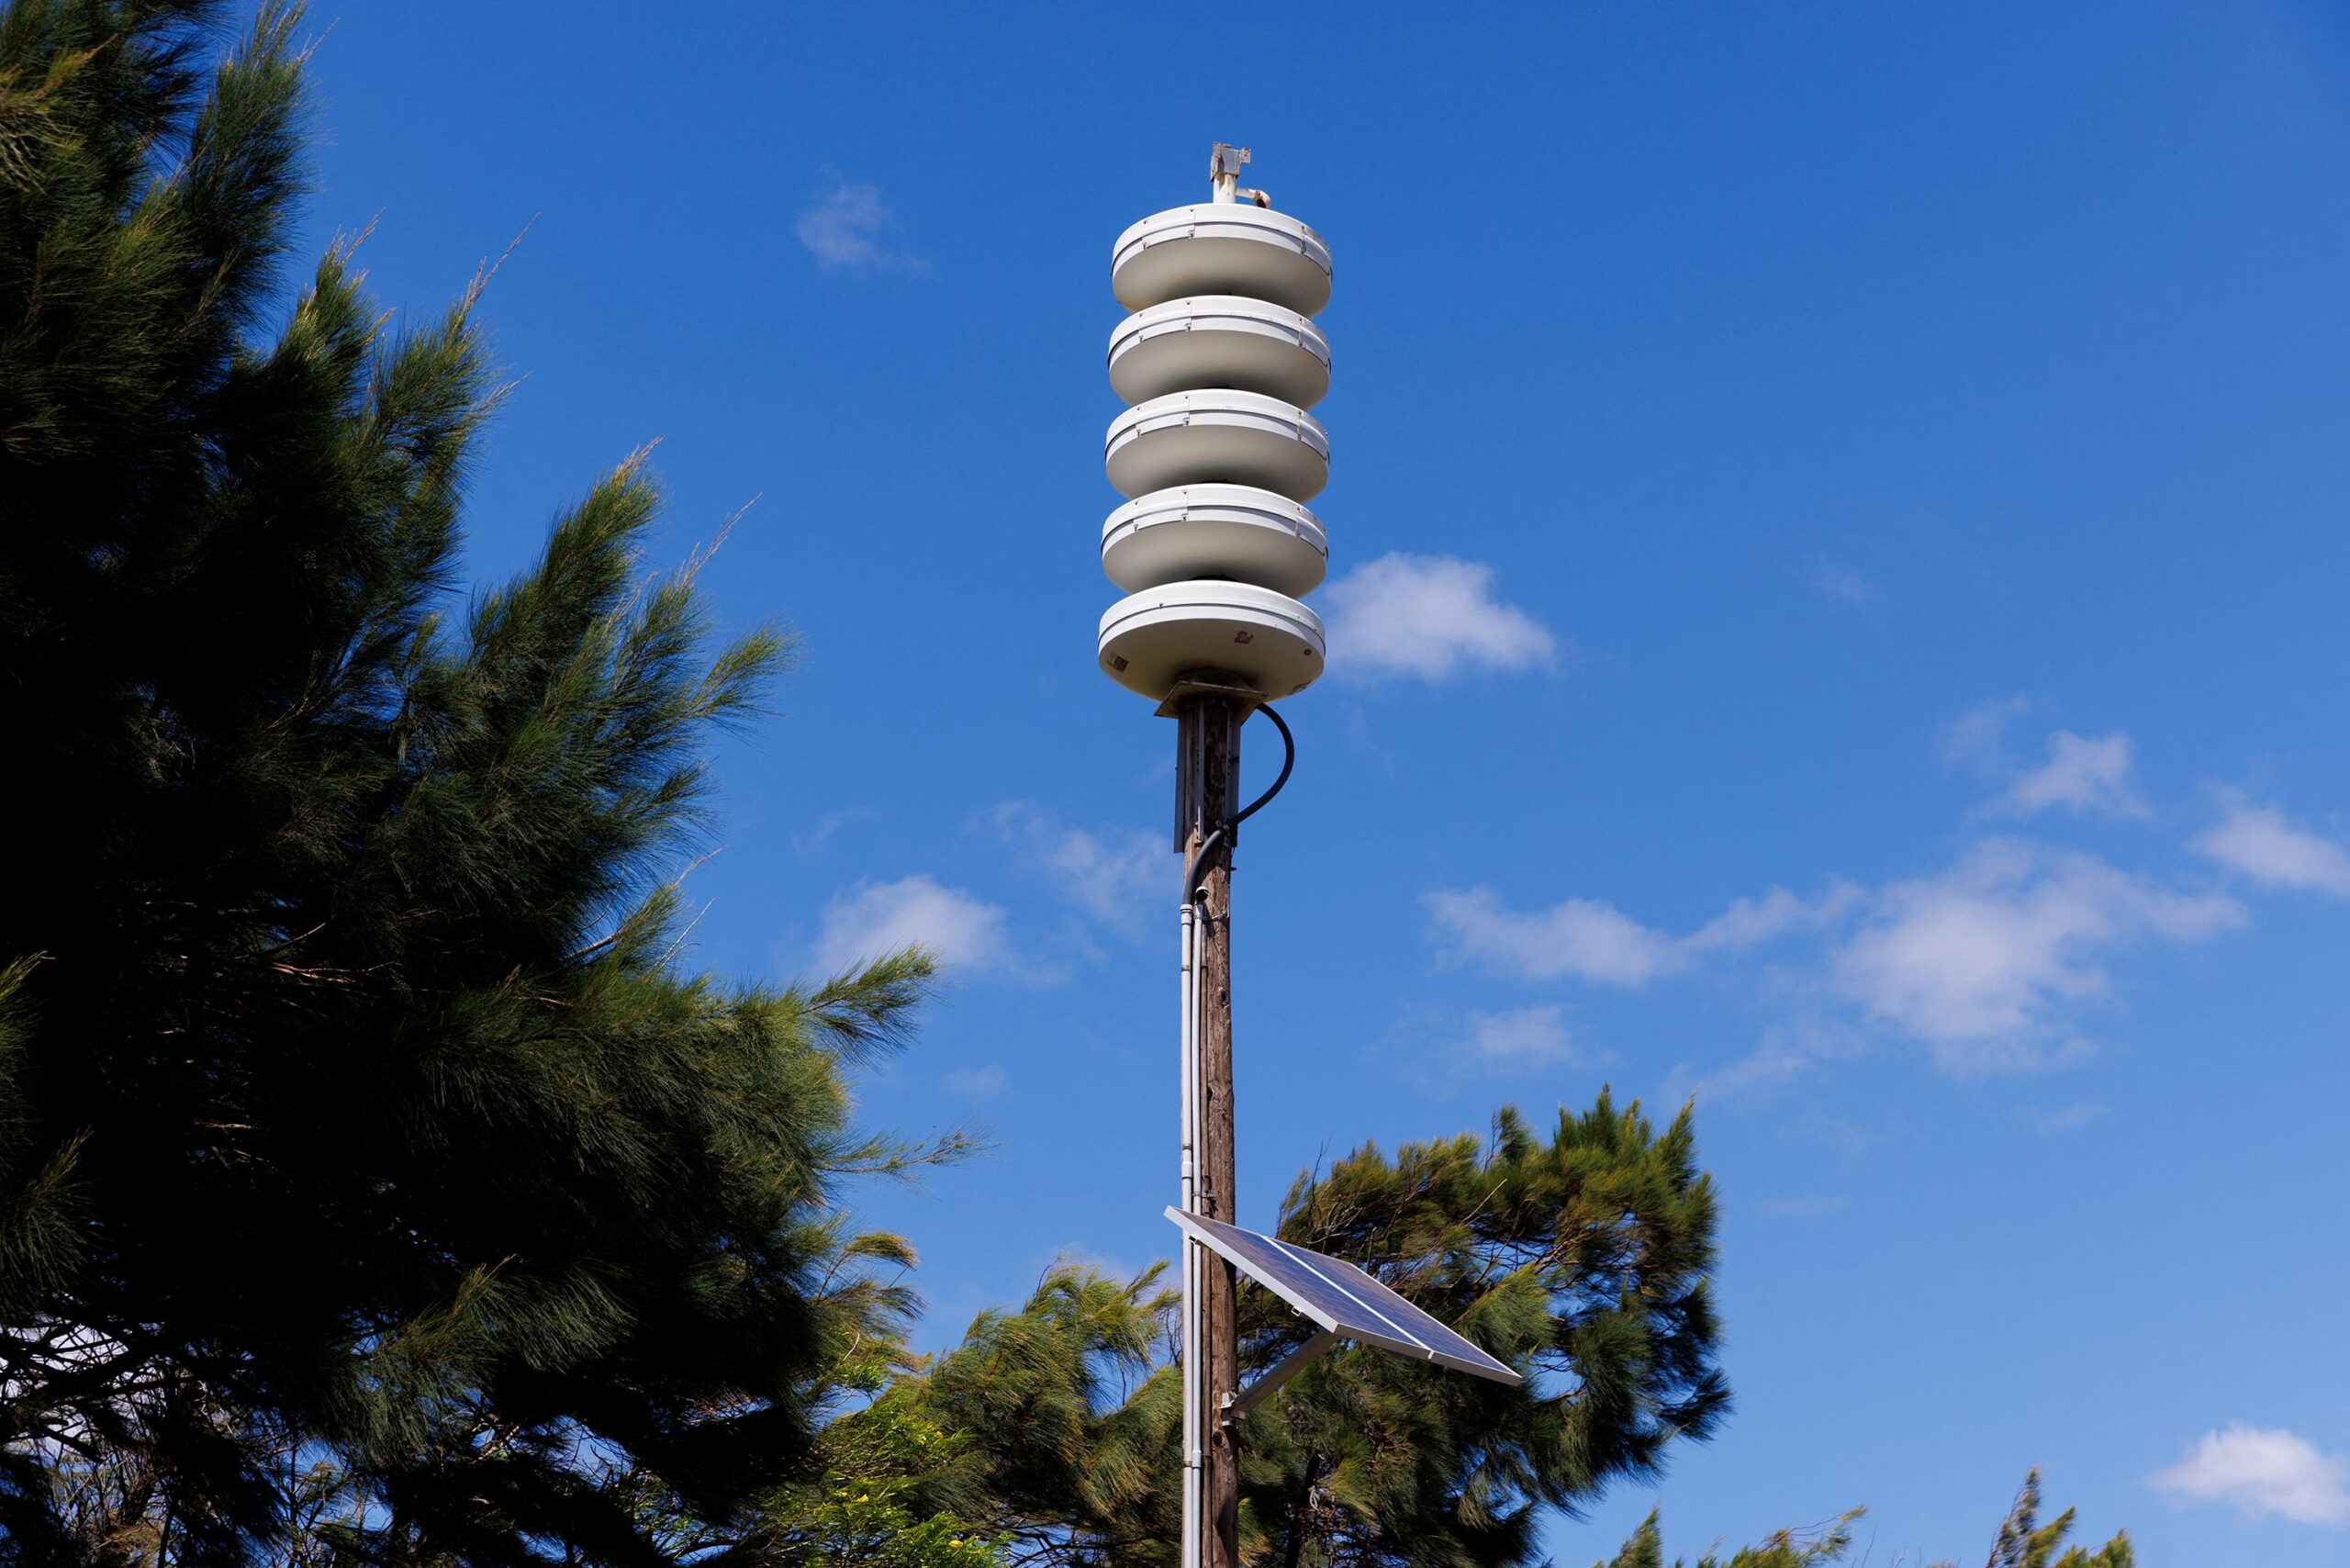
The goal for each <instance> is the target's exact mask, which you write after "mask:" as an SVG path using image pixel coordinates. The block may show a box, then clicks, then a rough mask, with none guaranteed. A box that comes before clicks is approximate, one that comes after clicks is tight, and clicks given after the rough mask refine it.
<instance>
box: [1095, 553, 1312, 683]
mask: <svg viewBox="0 0 2350 1568" xmlns="http://www.w3.org/2000/svg"><path fill="white" fill-rule="evenodd" d="M1096 648H1097V651H1098V653H1099V655H1100V658H1101V661H1102V671H1103V672H1104V673H1105V674H1107V675H1108V676H1109V677H1110V678H1111V679H1113V680H1114V681H1116V682H1117V683H1118V684H1119V685H1121V686H1123V687H1125V688H1126V689H1128V690H1129V691H1138V692H1140V693H1142V695H1144V696H1145V697H1148V698H1150V699H1152V700H1161V699H1164V698H1165V697H1166V695H1167V694H1168V692H1169V691H1171V690H1172V689H1174V686H1175V682H1176V680H1177V678H1180V677H1181V676H1184V675H1187V674H1189V673H1191V672H1192V671H1194V670H1218V671H1222V672H1223V673H1225V674H1227V675H1235V676H1238V677H1239V678H1241V679H1243V680H1245V681H1247V682H1248V684H1249V685H1251V686H1253V687H1255V688H1256V689H1258V690H1259V691H1261V692H1263V693H1264V694H1265V695H1266V696H1267V697H1269V698H1280V697H1287V696H1289V695H1290V694H1291V693H1292V692H1296V691H1303V690H1304V689H1305V688H1306V687H1308V686H1310V685H1312V684H1313V683H1314V680H1315V677H1317V676H1319V675H1320V674H1321V673H1322V661H1323V653H1324V644H1323V638H1322V622H1321V620H1320V618H1319V617H1317V616H1316V615H1315V613H1314V611H1312V610H1308V609H1306V608H1305V606H1304V605H1302V604H1300V603H1298V602H1297V600H1295V599H1292V598H1290V597H1289V596H1288V595H1286V594H1279V593H1275V592H1274V591H1273V590H1272V589H1270V588H1257V587H1254V586H1252V585H1250V584H1248V583H1224V582H1186V583H1168V584H1166V585H1165V586H1163V587H1160V588H1147V589H1145V590H1144V591H1143V592H1141V593H1137V594H1131V595H1128V596H1127V597H1126V598H1125V599H1120V600H1119V601H1118V602H1117V603H1115V604H1113V605H1112V606H1111V607H1110V609H1109V611H1108V613H1106V614H1104V615H1103V616H1102V632H1101V636H1100V638H1099V640H1098V642H1097V644H1096Z"/></svg>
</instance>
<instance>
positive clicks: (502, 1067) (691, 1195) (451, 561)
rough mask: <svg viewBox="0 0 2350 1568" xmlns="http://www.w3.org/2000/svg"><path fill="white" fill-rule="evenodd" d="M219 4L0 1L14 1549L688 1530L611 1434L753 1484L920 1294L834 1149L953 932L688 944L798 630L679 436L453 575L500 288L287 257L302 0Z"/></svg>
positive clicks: (6, 1266) (658, 1473)
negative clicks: (933, 944) (847, 1196)
mask: <svg viewBox="0 0 2350 1568" xmlns="http://www.w3.org/2000/svg"><path fill="white" fill-rule="evenodd" d="M216 20H217V18H216V17H215V16H214V14H213V7H211V6H207V5H204V4H199V3H196V0H15V3H13V4H10V5H8V6H7V7H6V10H5V12H0V734H5V735H6V737H7V742H6V745H7V750H8V762H9V767H8V773H9V780H10V786H11V798H12V799H13V800H14V801H16V805H15V807H14V809H13V811H12V812H11V820H12V823H14V826H15V831H14V832H13V833H12V834H11V840H12V843H11V850H10V856H9V874H8V878H7V881H6V889H5V892H0V992H5V996H0V1008H4V1009H5V1012H0V1540H5V1541H6V1551H7V1552H8V1553H9V1554H10V1555H11V1556H12V1557H13V1558H15V1559H17V1560H20V1561H25V1562H173V1563H220V1564H226V1563H231V1562H247V1561H254V1560H258V1559H260V1558H262V1557H263V1556H267V1557H271V1558H275V1557H278V1556H280V1555H285V1551H283V1550H281V1548H282V1547H283V1543H285V1542H286V1541H288V1540H295V1541H296V1542H297V1545H298V1547H299V1550H300V1551H303V1552H307V1553H309V1554H310V1555H311V1557H312V1560H319V1557H318V1554H319V1553H324V1554H325V1555H327V1556H331V1557H336V1558H340V1559H348V1560H359V1559H365V1560H373V1561H385V1562H420V1563H421V1562H450V1563H482V1564H487V1563H503V1562H521V1561H525V1560H544V1559H545V1558H546V1557H547V1556H549V1555H553V1556H555V1557H558V1558H561V1557H570V1558H572V1559H575V1560H582V1561H594V1562H658V1561H662V1560H664V1557H665V1553H664V1551H663V1550H662V1545H661V1540H660V1535H659V1521H657V1520H655V1519H654V1518H652V1517H651V1516H650V1515H648V1513H647V1512H646V1511H645V1510H643V1508H641V1507H639V1506H637V1495H636V1494H634V1493H632V1491H631V1490H630V1489H629V1488H628V1487H625V1486H621V1485H617V1484H614V1482H615V1480H616V1478H618V1477H622V1476H632V1477H636V1478H638V1479H639V1480H641V1481H643V1483H644V1484H653V1485H657V1486H658V1487H659V1488H660V1489H661V1492H662V1495H664V1496H665V1497H666V1499H668V1500H669V1503H670V1506H672V1508H673V1509H674V1510H677V1512H678V1513H681V1514H682V1515H683V1516H684V1517H685V1518H689V1519H691V1520H693V1521H696V1522H697V1523H698V1524H699V1525H706V1526H714V1525H719V1524H722V1523H723V1522H725V1521H729V1520H733V1519H736V1518H742V1517H744V1513H745V1510H746V1509H748V1508H750V1507H751V1506H753V1505H754V1504H755V1500H756V1499H757V1498H759V1497H760V1496H762V1495H765V1494H766V1493H767V1491H768V1490H769V1489H771V1488H772V1487H773V1485H774V1484H776V1481H777V1479H778V1477H780V1476H784V1475H789V1474H792V1473H800V1472H803V1471H804V1470H805V1469H806V1467H807V1466H808V1464H810V1463H811V1462H813V1456H812V1455H811V1445H812V1444H813V1443H814V1441H815V1434H814V1427H815V1425H816V1417H817V1415H818V1412H817V1411H816V1410H815V1409H814V1408H812V1405H811V1402H812V1399H813V1395H812V1394H811V1391H812V1390H815V1389H817V1388H819V1387H820V1386H821V1384H822V1378H823V1377H824V1376H825V1375H826V1374H827V1371H828V1369H833V1368H834V1367H836V1366H837V1364H838V1363H839V1361H840V1360H841V1358H842V1357H843V1355H844V1354H845V1353H846V1352H847V1351H848V1350H849V1348H850V1347H851V1345H852V1344H853V1343H856V1342H860V1340H861V1341H862V1342H867V1343H870V1342H873V1341H875V1340H877V1339H879V1340H887V1339H890V1338H892V1337H893V1336H894V1334H895V1332H896V1329H897V1326H898V1320H899V1318H900V1317H901V1315H902V1313H903V1312H904V1311H905V1309H906V1308H907V1306H908V1305H909V1303H908V1299H907V1298H906V1297H905V1295H904V1294H903V1293H902V1291H901V1289H899V1288H898V1287H896V1286H892V1285H889V1284H886V1283H884V1282H882V1281H883V1279H884V1277H885V1274H886V1275H887V1276H888V1277H894V1275H895V1273H896V1271H899V1270H900V1269H901V1265H902V1263H903V1262H904V1261H905V1260H904V1258H903V1256H902V1252H903V1249H902V1247H901V1246H899V1245H898V1244H894V1243H892V1242H890V1241H889V1240H887V1239H886V1238H883V1239H874V1238H865V1239H859V1238H856V1237H854V1236H853V1235H851V1234H850V1233H849V1231H848V1230H847V1229H846V1228H845V1226H844V1223H843V1221H842V1220H841V1218H840V1215H839V1212H838V1210H837V1208H836V1207H835V1206H834V1202H833V1194H834V1187H835V1184H836V1182H838V1181H839V1180H840V1179H841V1177H842V1176H843V1174H844V1173H845V1172H848V1171H852V1170H862V1169H868V1168H871V1167H874V1166H877V1165H887V1164H889V1163H890V1162H892V1161H893V1160H897V1159H903V1158H905V1157H906V1155H905V1153H904V1151H900V1150H894V1149H891V1148H886V1147H883V1146H878V1145H876V1144H874V1143H872V1142H871V1141H869V1140H867V1139H865V1138H863V1137H860V1136H859V1135H858V1134H857V1133H856V1131H855V1130H854V1129H853V1128H852V1126H851V1122H850V1107H849V1104H848V1100H847V1097H846V1094H845V1090H844V1087H843V1081H842V1076H841V1066H842V1061H843V1059H844V1058H853V1057H855V1056H856V1055H858V1054H859V1053H863V1052H866V1051H869V1050H872V1049H875V1048H878V1047H886V1046H889V1045H890V1044H891V1043H892V1042H893V1041H895V1040H896V1039H897V1038H898V1037H899V1036H901V1033H902V1032H903V1030H904V1029H905V1027H906V1026H907V1024H908V1022H909V1019H910V1013H909V1009H910V1008H911V1007H912V1005H913V1004H914V1003H915V1002H916V1001H917V1000H918V999H919V997H920V996H921V994H922V993H923V990H924V986H925V980H926V976H927V969H926V965H925V963H924V962H923V960H922V959H921V958H919V956H910V957H902V958H894V959H890V960H888V961H885V962H882V963H879V964H877V965H875V966H874V967H872V968H871V969H867V970H866V971H865V972H862V973H856V974H851V975H847V976H845V977H843V978H840V979H838V980H834V981H833V982H832V983H830V984H827V985H824V986H822V987H821V988H818V989H813V990H805V991H761V990H755V989H749V990H746V989H740V988H735V987H731V986H728V985H725V984H722V983H720V982H718V981H716V980H710V979H706V978H702V977H699V976H697V975H695V974H692V973H690V972H688V971H687V970H686V969H682V968H680V967H679V961H678V941H679V937H678V933H677V920H676V913H677V893H676V891H675V890H674V888H673V886H672V885H671V882H670V880H669V878H670V877H671V876H672V875H673V874H674V873H675V872H676V871H677V868H678V867H679V865H680V864H681V855H682V852H683V851H684V850H686V849H687V848H688V847H690V844H691V841H692V840H693V838H694V837H695V835H696V834H698V833H699V831H700V829H701V827H702V824H703V817H702V814H701V813H702V810H703V789H702V775H701V772H700V766H699V753H700V751H701V748H702V746H703V744H704V741H705V739H706V738H707V737H708V736H709V735H710V734H711V731H712V730H713V728H714V727H716V726H722V725H724V724H726V723H728V722H731V721H733V720H734V719H736V718H738V717H740V716H741V715H743V714H744V713H745V712H746V711H748V710H749V705H750V704H751V703H752V702H753V701H754V700H755V693H756V691H757V689H758V686H759V682H760V680H761V678H762V677H763V675H764V674H765V672H767V670H768V669H770V668H771V667H772V666H773V665H774V664H775V662H776V660H777V658H778V654H779V652H780V647H779V644H778V639H777V638H776V637H774V636H773V635H770V634H765V633H762V634H758V635H755V636H752V637H749V638H746V639H744V640H742V641H740V642H735V643H733V644H727V645H724V646H721V647H713V646H712V645H711V644H710V642H709V639H708V637H707V635H706V633H705V630H704V619H705V617H704V610H703V609H702V605H701V601H700V599H699V597H698V595H697V592H696V589H695V587H694V584H693V579H692V573H691V571H690V569H688V571H686V572H684V573H682V574H679V575H677V576H675V577H669V578H668V579H666V581H662V580H650V581H648V580H645V579H644V577H643V573H642V571H641V569H640V567H639V566H638V564H637V551H638V547H639V543H640V541H641V540H642V539H643V537H644V535H645V532H646V530H647V528H648V526H649V525H650V523H651V521H652V520H653V517H654V513H655V491H654V488H653V485H652V482H651V480H650V478H649V476H648V475H647V473H646V472H645V470H644V468H643V465H641V464H638V463H635V462H630V463H628V464H625V465H622V466H621V468H620V469H618V470H617V471H616V472H614V473H612V474H610V475H609V476H606V477H604V478H603V479H602V480H601V481H599V482H598V483H597V484H595V485H594V486H593V487H592V488H590V489H589V490H588V493H587V495H586V497H585V498H583V499H581V500H580V501H579V502H578V503H577V504H576V506H574V507H572V508H571V509H570V510H567V511H565V512H564V513H563V514H562V515H561V516H560V518H559V519H558V520H557V521H556V522H555V524H554V528H553V531H552V532H551V533H550V535H549V537H548V541H547V545H546V549H545V553H544V554H543V557H542V558H541V560H540V561H539V563H538V564H537V565H536V566H534V567H532V569H531V570H529V571H527V572H525V573H524V574H523V575H522V576H520V577H519V578H517V579H516V580H514V581H513V582H511V583H509V584H508V585H507V586H506V587H504V588H499V589H498V590H496V591H493V592H488V593H485V594H482V595H480V596H479V597H477V598H476V599H474V600H473V602H472V604H471V607H470V609H469V610H468V609H467V608H466V606H465V605H464V602H463V601H462V600H461V599H454V598H453V588H454V586H455V583H456V576H455V573H456V561H457V548H458V535H457V526H458V510H459V501H460V498H461V494H462V490H463V483H462V481H463V477H464V471H465V462H466V454H467V452H468V448H469V444H470V442H472V440H473V438H474V436H475V435H476V431H478V430H479V429H480V427H481V425H482V422H483V420H484V419H485V417H486V415H487V412H488V411H489V409H490V408H491V406H492V404H493V403H494V401H495V388H494V386H493V383H492V380H491V376H490V374H489V371H488V369H487V364H486V361H485V357H484V352H483V347H482V344H481V342H480V341H479V339H478V337H477V335H476V328H475V325H474V322H473V319H472V316H471V308H472V306H473V304H474V300H473V298H472V297H470V296H469V297H467V298H466V299H464V300H463V301H461V302H460V303H459V304H458V305H457V306H456V307H455V308H453V309H452V310H450V311H449V312H448V313H447V314H446V315H444V316H442V318H441V319H438V320H435V321H431V322H428V323H425V324H423V325H420V326H419V327H416V328H414V329H412V330H407V331H404V332H394V331H391V330H387V328H386V325H385V322H384V320H383V319H382V318H381V317H380V316H379V314H378V312H377V310H376V309H375V307H374V306H373V305H372V304H371V303H370V302H369V301H368V299H367V298H366V297H365V295H364V293H363V291H362V289H361V286H360V284H359V281H358V279H357V277H356V276H355V274H354V273H353V266H352V258H351V256H350V253H349V250H348V248H347V247H338V248H336V249H334V250H333V251H331V252H330V253H328V254H327V255H326V256H325V257H324V258H322V259H321V260H320V261H319V263H317V266H316V268H315V271H314V273H313V274H312V276H311V278H310V281H309V283H308V286H307V287H304V288H302V289H301V290H299V292H298V295H288V294H286V293H285V292H281V287H280V277H279V274H280V263H281V261H282V260H283V253H284V252H285V247H286V242H287V237H288V235H289V233H290V231H291V229H292V225H293V223H294V215H295V204H296V199H297V195H298V190H299V186H300V184H301V181H302V177H303V162H302V153H301V142H302V135H303V120H304V108H303V100H302V92H301V66H302V62H301V57H300V54H299V50H298V47H297V38H296V30H297V13H296V12H294V11H293V10H290V9H283V8H280V9H273V10H269V11H266V12H264V13H263V16H262V17H260V19H259V21H258V22H257V23H256V24H255V25H253V26H252V28H251V29H250V31H249V32H248V33H247V35H246V36H245V38H244V39H243V41H242V43H241V45H240V46H237V47H235V48H234V49H233V50H232V51H231V52H229V55H228V56H227V57H226V58H225V59H219V58H217V57H218V51H219V48H220V44H221V41H222V40H221V39H220V37H219V35H218V33H217V32H216V31H215V30H214V24H215V22H216ZM673 1517H674V1516H673Z"/></svg>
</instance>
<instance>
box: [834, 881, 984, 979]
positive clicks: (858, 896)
mask: <svg viewBox="0 0 2350 1568" xmlns="http://www.w3.org/2000/svg"><path fill="white" fill-rule="evenodd" d="M1004 919H1005V916H1004V912H1003V911H1002V909H1001V908H1000V907H998V906H997V905H995V904H991V903H988V902H984V901H982V900H980V899H979V898H977V897H975V896H974V895H972V894H970V893H968V892H965V891H964V890H961V889H959V888H948V887H942V886H940V885H939V884H938V882H936V881H935V880H934V879H932V878H930V877H927V876H921V875H916V876H912V877H901V878H900V879H898V880H896V881H894V882H876V881H872V880H867V881H862V882H859V883H857V884H856V886H855V887H853V888H848V889H845V890H842V891H841V892H838V893H835V894H834V896H833V898H832V901H831V902H828V903H827V904H825V905H824V912H823V914H822V917H821V919H820V920H819V921H818V924H817V931H816V942H815V952H814V958H815V960H816V965H817V967H818V968H819V969H823V970H826V971H828V972H836V971H839V970H842V969H851V968H854V967H856V966H858V965H861V964H866V963H869V962H871V961H872V960H873V959H875V958H879V957H881V956H882V955H883V954H885V953H893V952H896V951H898V950H899V949H901V948H903V947H911V946H923V947H927V948H929V949H930V950H931V951H932V952H934V953H935V954H937V955H938V958H939V959H940V961H941V962H942V963H946V964H949V965H952V966H955V967H957V968H960V969H980V968H984V967H987V966H996V967H999V968H1002V967H1006V966H1011V967H1013V968H1016V966H1012V951H1011V946H1010V944H1009V943H1008V942H1007V941H1006V940H1005V937H1004Z"/></svg>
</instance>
